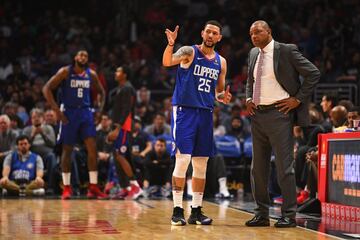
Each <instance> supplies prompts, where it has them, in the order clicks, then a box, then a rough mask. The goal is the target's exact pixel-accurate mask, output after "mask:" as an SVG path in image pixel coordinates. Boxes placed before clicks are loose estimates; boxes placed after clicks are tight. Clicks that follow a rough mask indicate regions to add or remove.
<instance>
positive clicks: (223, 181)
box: [218, 177, 230, 197]
mask: <svg viewBox="0 0 360 240" xmlns="http://www.w3.org/2000/svg"><path fill="white" fill-rule="evenodd" d="M218 181H219V192H220V193H222V194H224V197H228V196H229V195H230V193H229V191H228V188H227V186H226V177H222V178H219V179H218Z"/></svg>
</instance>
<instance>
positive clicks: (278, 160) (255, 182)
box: [251, 108, 297, 218]
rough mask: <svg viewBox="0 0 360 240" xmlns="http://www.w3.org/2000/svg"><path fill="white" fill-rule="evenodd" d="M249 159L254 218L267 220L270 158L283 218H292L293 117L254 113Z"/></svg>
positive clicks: (274, 112)
mask: <svg viewBox="0 0 360 240" xmlns="http://www.w3.org/2000/svg"><path fill="white" fill-rule="evenodd" d="M251 132H252V141H253V159H252V164H251V187H252V193H253V196H254V199H255V202H256V204H257V208H256V209H255V214H256V215H261V216H263V217H266V218H268V217H269V207H270V204H271V202H270V198H269V190H268V184H269V175H270V159H271V154H272V153H273V154H274V155H275V166H276V170H277V179H278V183H279V186H280V189H281V193H282V196H283V204H282V207H281V213H282V216H283V217H290V218H295V215H296V207H297V205H296V184H295V170H294V139H293V113H288V114H285V113H282V112H279V111H278V109H276V108H270V109H263V110H259V109H255V115H253V116H251Z"/></svg>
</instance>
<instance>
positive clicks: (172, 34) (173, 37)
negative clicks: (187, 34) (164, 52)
mask: <svg viewBox="0 0 360 240" xmlns="http://www.w3.org/2000/svg"><path fill="white" fill-rule="evenodd" d="M178 30H179V25H176V27H175V30H174V31H170V29H168V28H167V29H166V30H165V34H166V37H167V40H168V44H169V45H174V44H175V40H176V38H177V34H178Z"/></svg>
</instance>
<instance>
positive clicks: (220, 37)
mask: <svg viewBox="0 0 360 240" xmlns="http://www.w3.org/2000/svg"><path fill="white" fill-rule="evenodd" d="M221 39H222V35H221V34H220V35H219V40H218V42H220V41H221Z"/></svg>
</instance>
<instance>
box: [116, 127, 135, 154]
mask: <svg viewBox="0 0 360 240" xmlns="http://www.w3.org/2000/svg"><path fill="white" fill-rule="evenodd" d="M130 134H131V133H130V132H129V131H126V130H124V129H120V132H119V135H118V136H117V138H116V140H115V142H114V144H113V148H114V150H115V151H116V152H117V153H119V154H120V155H122V156H123V157H125V158H126V159H128V160H129V159H130V157H131V145H130V143H131V142H130V136H131V135H130Z"/></svg>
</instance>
